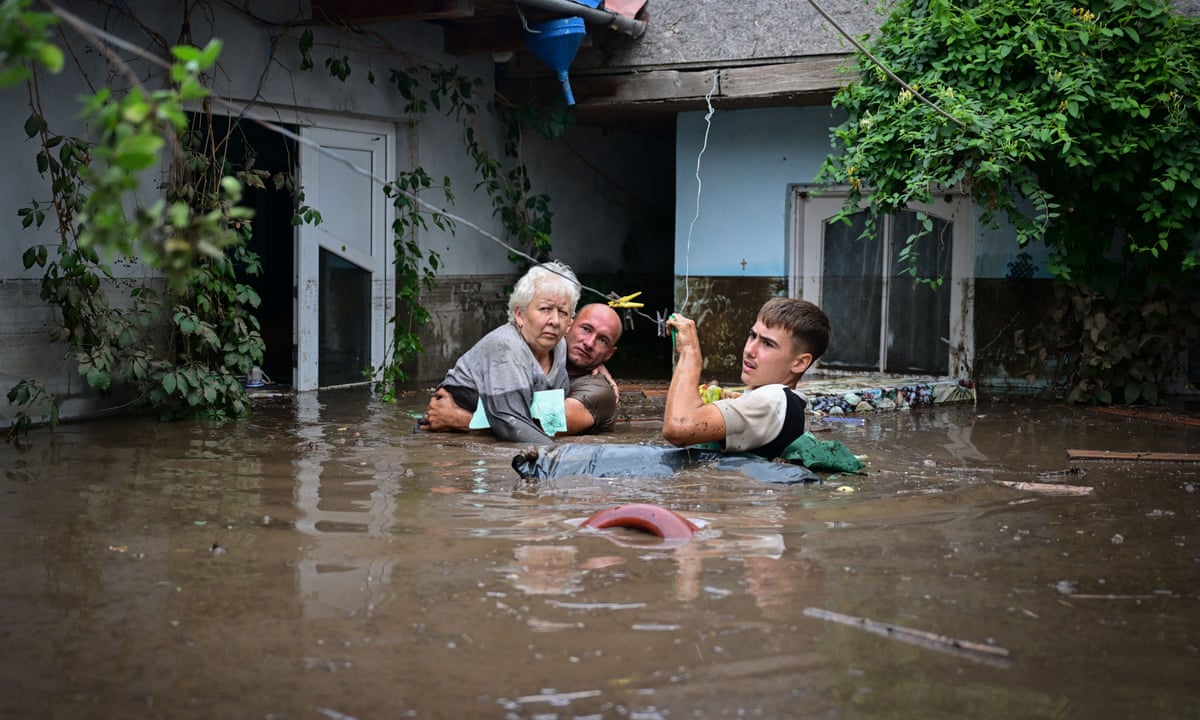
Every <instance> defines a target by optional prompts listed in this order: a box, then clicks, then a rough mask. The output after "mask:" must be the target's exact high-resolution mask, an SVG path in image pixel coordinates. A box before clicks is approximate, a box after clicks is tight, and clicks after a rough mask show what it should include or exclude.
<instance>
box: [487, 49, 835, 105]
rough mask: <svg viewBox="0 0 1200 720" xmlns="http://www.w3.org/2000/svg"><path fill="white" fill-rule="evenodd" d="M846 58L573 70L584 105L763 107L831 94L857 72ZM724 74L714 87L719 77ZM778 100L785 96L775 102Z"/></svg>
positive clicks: (511, 84)
mask: <svg viewBox="0 0 1200 720" xmlns="http://www.w3.org/2000/svg"><path fill="white" fill-rule="evenodd" d="M845 63H846V59H845V58H842V57H819V58H808V59H803V60H800V61H798V62H792V63H778V64H773V65H755V66H746V67H727V68H703V69H698V70H673V69H662V70H650V71H645V72H621V73H605V74H599V73H592V72H589V71H579V72H576V73H572V74H571V88H572V90H573V91H574V93H575V97H576V99H577V101H578V102H579V103H580V105H587V106H600V105H617V106H619V105H631V104H641V103H664V102H665V103H683V104H685V105H688V106H691V105H694V104H695V103H696V102H701V103H703V101H704V100H705V98H706V97H708V95H709V93H712V99H713V101H714V104H717V105H723V106H725V107H762V106H766V105H771V104H787V105H792V104H804V103H802V102H800V103H797V102H796V101H797V99H800V98H803V97H805V96H810V97H813V96H818V97H825V96H830V95H832V94H833V93H834V92H836V91H837V90H838V89H839V88H841V87H842V86H843V85H845V84H846V83H848V82H849V81H850V80H851V79H852V76H851V75H848V74H845V73H843V72H842V71H841V68H842V67H843V66H844V64H845ZM714 75H715V76H716V77H717V78H718V81H717V86H716V89H715V91H714V89H713V77H714ZM552 84H556V83H555V81H554V79H553V78H552V77H548V73H547V75H546V76H541V75H540V76H536V77H528V76H527V77H514V78H509V79H508V80H506V81H503V82H502V83H501V86H500V87H499V88H498V90H499V91H500V92H501V94H503V95H505V96H506V97H510V98H513V99H514V100H528V99H531V96H530V91H531V88H533V89H535V90H534V95H533V97H537V98H544V97H545V96H544V95H543V93H544V92H547V90H549V89H551V87H552ZM772 99H778V100H785V101H786V102H782V103H772Z"/></svg>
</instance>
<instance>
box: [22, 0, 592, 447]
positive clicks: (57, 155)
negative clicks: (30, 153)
mask: <svg viewBox="0 0 1200 720" xmlns="http://www.w3.org/2000/svg"><path fill="white" fill-rule="evenodd" d="M28 5H29V2H28V0H4V1H3V2H0V82H6V83H9V84H12V83H16V82H20V81H22V80H24V81H26V82H28V84H29V88H30V98H31V101H30V106H31V110H32V112H31V115H30V118H29V120H28V121H27V122H26V132H27V134H28V135H29V137H31V138H33V137H36V138H38V140H39V141H40V145H41V148H40V150H39V152H38V157H37V162H38V168H39V170H40V172H41V173H42V174H43V176H45V177H47V179H48V180H49V183H50V191H51V197H50V199H48V200H44V199H34V200H32V201H31V202H30V203H29V205H28V206H26V207H24V208H22V209H21V210H20V218H21V222H22V224H23V226H24V227H27V228H29V227H37V228H41V227H42V226H43V224H44V223H46V222H47V221H49V220H51V219H53V222H54V223H55V227H56V230H57V234H58V236H59V242H58V243H56V244H53V245H39V246H35V247H32V248H30V249H29V250H28V251H26V252H25V253H24V255H23V261H24V264H25V267H26V268H27V269H29V268H33V267H35V266H36V267H39V268H41V269H42V271H43V279H42V297H43V298H44V299H45V300H46V301H47V302H49V303H51V304H53V305H55V306H56V307H57V308H58V309H59V310H60V313H61V317H62V322H61V328H60V329H59V330H58V331H57V332H56V334H55V337H54V338H52V340H55V341H62V342H65V343H66V346H67V348H68V350H67V356H66V358H65V359H66V360H72V361H74V362H75V363H77V364H78V368H79V372H80V374H81V375H83V377H84V378H85V379H86V380H87V382H88V384H89V386H91V387H92V388H94V389H95V390H96V391H97V392H99V393H101V394H109V393H113V392H118V391H120V392H128V393H129V394H130V395H131V400H130V402H132V403H135V404H137V405H139V406H142V407H146V408H149V409H152V410H153V411H155V412H157V413H158V414H159V415H160V416H161V417H164V418H189V417H190V418H194V417H209V418H232V417H240V416H242V415H245V414H246V413H247V412H248V411H249V403H248V402H247V397H246V394H245V390H244V389H243V387H242V384H241V382H240V380H241V378H242V376H244V375H245V374H246V373H247V372H248V371H249V370H250V368H251V367H252V366H253V365H254V364H258V363H260V362H261V361H262V356H263V343H262V338H261V336H260V334H259V327H258V321H257V319H256V318H255V317H254V314H253V310H254V308H256V307H257V306H258V305H259V298H258V296H257V294H256V293H255V291H254V290H253V289H252V288H251V287H250V286H249V285H247V284H246V283H244V282H242V280H241V278H242V277H244V276H246V275H253V274H256V273H257V272H259V270H260V267H259V262H258V258H257V257H256V256H254V254H253V253H251V252H250V251H249V250H248V249H247V245H246V243H247V240H248V238H249V237H250V229H251V212H250V211H249V210H248V209H245V208H242V207H239V204H238V203H239V201H240V199H241V190H242V188H243V187H263V186H264V184H265V183H266V182H272V183H275V185H276V187H277V188H278V187H286V188H287V189H289V190H290V191H291V192H292V193H293V195H294V197H295V198H296V207H297V210H296V213H295V216H294V218H293V221H292V222H293V224H298V223H313V224H316V223H319V222H320V220H321V218H320V213H319V212H318V210H317V209H315V208H312V207H309V206H307V205H305V204H304V202H303V192H302V190H301V189H299V188H296V187H294V178H292V177H290V176H288V175H278V174H277V175H276V176H272V177H268V176H267V174H266V173H265V172H263V171H261V170H256V169H255V168H254V167H253V160H252V158H253V152H252V150H248V151H247V153H246V156H247V157H248V158H251V160H250V161H248V162H247V163H246V166H245V167H240V168H236V167H233V166H231V165H230V164H229V163H228V162H227V161H226V153H225V147H226V144H227V143H228V142H230V141H231V137H230V136H226V137H223V138H217V137H214V136H212V131H211V127H212V125H211V122H207V118H206V117H205V116H204V115H203V114H202V116H201V118H200V121H199V122H198V123H197V124H196V125H195V127H192V126H190V125H189V120H188V116H187V115H186V114H185V112H184V111H183V106H184V103H193V104H203V103H204V102H205V101H206V98H207V96H208V93H209V91H208V89H207V83H208V82H209V80H208V79H207V78H206V76H205V73H206V72H207V71H208V70H209V69H211V68H212V67H213V66H214V64H215V63H216V61H217V57H218V55H219V52H220V43H219V42H213V43H211V44H210V45H209V46H207V47H205V48H202V49H201V48H194V47H191V46H188V45H178V46H175V47H171V48H166V47H165V46H164V47H163V48H162V49H164V50H168V49H169V50H170V52H171V54H172V56H173V58H174V62H173V63H172V64H171V66H170V68H169V78H170V81H171V84H170V86H169V87H167V88H165V89H161V90H146V89H144V88H143V87H142V85H141V83H140V82H139V81H138V80H137V78H134V77H132V76H131V75H129V70H128V67H126V66H124V65H123V64H122V63H120V62H119V61H116V60H115V59H113V62H114V64H115V65H116V66H117V67H118V71H119V72H124V73H126V75H127V76H128V79H129V81H130V82H129V84H130V85H131V89H130V90H129V91H127V92H126V93H125V94H123V95H120V96H117V95H114V94H113V93H111V92H110V91H109V90H107V89H102V90H100V91H98V92H96V93H95V94H94V96H92V97H91V98H89V99H88V100H87V101H86V105H85V117H86V118H87V119H88V120H89V122H90V123H91V125H92V127H93V128H94V130H95V131H96V135H97V138H98V139H97V140H96V141H95V142H88V141H85V140H82V139H80V138H73V137H67V136H65V135H60V134H56V133H54V132H52V131H51V129H50V126H49V123H48V122H47V120H46V118H45V116H44V113H43V112H42V111H41V103H40V99H39V98H38V91H37V87H38V77H37V75H36V73H35V72H34V68H33V66H32V65H31V64H30V61H33V62H37V63H40V64H41V66H42V67H43V68H45V69H48V70H51V71H58V70H60V69H61V67H62V66H63V54H62V51H61V50H60V49H59V48H58V47H57V46H55V45H54V43H52V42H51V41H50V39H49V38H50V36H49V28H50V27H51V26H52V25H53V23H54V22H55V19H54V18H53V17H52V16H50V15H48V14H45V13H36V12H29V11H28V10H27V8H28ZM122 12H124V11H122ZM185 27H186V23H185ZM81 32H84V34H85V36H86V35H87V34H88V32H87V31H86V30H81ZM186 34H187V33H186V31H185V33H184V35H186ZM93 42H97V41H96V40H93ZM154 42H157V43H158V44H159V45H164V43H163V41H162V40H161V38H158V37H156V38H155V39H154ZM313 45H314V43H313V37H312V33H311V31H307V30H306V31H305V32H304V33H302V35H301V37H300V51H301V60H300V69H301V70H310V69H312V68H313V67H314V66H315V63H314V62H313V60H312V56H311V52H312V49H313ZM325 67H326V70H327V71H328V72H329V73H330V75H331V77H334V78H337V79H339V80H341V81H345V80H346V79H347V78H348V77H349V75H350V74H351V72H352V68H351V66H350V60H349V56H348V55H345V54H340V53H339V54H334V55H331V56H330V57H329V58H328V59H326V61H325ZM390 81H391V83H392V84H393V85H394V86H395V87H396V89H397V90H398V91H399V92H400V93H401V96H402V97H404V98H405V100H406V104H407V110H408V112H410V113H412V114H414V115H417V114H423V113H427V112H444V113H445V114H446V115H447V116H452V117H454V118H455V119H456V120H458V121H459V122H461V123H462V126H463V141H464V144H465V146H466V151H467V153H468V155H469V156H470V157H471V159H472V161H473V162H474V163H475V167H476V171H477V173H478V175H479V178H480V180H479V182H478V183H477V185H476V189H483V190H484V191H485V192H487V193H488V195H489V197H491V198H492V207H493V213H494V214H495V216H496V217H498V218H500V220H501V222H502V224H503V225H504V227H505V229H506V233H507V234H508V238H506V239H507V240H508V241H509V242H510V243H512V244H513V245H514V247H518V248H522V249H523V250H528V251H529V254H533V255H537V256H539V257H540V256H544V255H545V254H546V253H547V252H548V251H549V248H550V227H551V226H550V221H551V218H552V212H551V211H550V205H549V199H548V197H547V196H545V195H534V194H533V193H532V192H531V187H532V183H531V181H530V178H529V174H528V171H527V169H526V168H525V167H524V165H523V164H521V163H520V154H521V137H522V135H521V133H522V128H523V127H535V128H537V129H540V131H542V132H549V133H556V132H561V129H562V128H563V127H564V126H565V119H566V118H568V117H569V116H568V115H567V114H566V113H565V112H564V113H559V114H558V115H557V116H556V115H554V114H552V113H551V114H547V115H544V116H542V117H537V116H534V115H524V116H523V115H521V114H518V113H515V112H514V113H508V114H502V113H499V112H498V111H497V110H496V109H495V108H488V110H489V111H490V112H493V113H495V114H496V115H497V116H499V117H501V119H502V122H504V123H505V126H506V135H505V144H504V159H503V160H498V159H497V158H495V157H494V156H493V155H492V154H491V153H490V152H489V151H488V150H487V148H486V146H485V144H484V143H483V142H482V141H481V139H480V137H481V134H480V133H479V131H478V130H477V128H476V127H475V125H474V123H475V121H476V120H477V117H478V114H479V113H480V112H481V107H480V106H479V104H478V103H477V102H476V101H475V99H474V97H473V93H474V91H475V90H476V89H477V88H479V87H480V86H481V85H482V82H481V81H480V80H478V79H470V78H467V77H465V76H463V75H461V74H460V73H459V72H458V71H457V69H455V68H451V69H441V68H432V69H431V68H410V69H408V70H393V71H392V72H391V73H390ZM368 82H370V83H372V84H373V83H374V82H375V78H374V74H373V73H368ZM207 112H208V111H207V110H206V111H205V114H206V113H207ZM164 153H166V154H168V157H169V158H170V172H169V174H168V180H167V181H166V182H165V184H164V185H163V187H161V188H160V189H161V190H162V191H163V193H162V196H161V198H160V199H159V200H157V201H155V202H152V203H150V204H149V205H144V206H137V207H134V208H133V209H132V210H130V211H128V212H127V211H126V209H125V208H126V199H127V198H129V197H132V196H134V194H135V193H136V191H137V189H138V184H139V183H138V177H139V175H140V174H141V173H143V172H145V171H146V170H150V169H153V168H154V167H156V166H158V165H159V164H160V162H161V158H162V156H163V155H164ZM382 191H383V192H384V194H385V196H387V197H388V198H389V199H390V200H391V202H392V203H393V205H394V207H395V209H396V219H395V221H394V222H393V226H392V230H393V236H394V247H395V250H396V266H395V272H396V280H397V291H396V292H397V294H396V300H397V303H396V306H397V314H396V315H395V316H394V317H393V318H391V319H390V321H391V323H392V324H393V332H392V343H391V347H390V348H389V351H388V353H387V358H388V359H387V362H386V363H385V365H384V367H381V368H367V369H366V372H367V374H368V376H369V377H370V378H371V379H373V380H374V382H375V388H376V390H377V391H378V392H379V393H380V395H381V396H382V397H384V398H385V399H391V398H392V397H394V393H395V387H396V384H397V383H399V382H402V381H404V380H407V374H406V372H405V370H404V368H405V367H406V366H407V365H408V364H409V363H411V361H412V359H413V358H414V357H415V356H416V355H417V354H418V353H419V352H420V351H421V349H422V348H421V344H420V340H419V335H418V332H419V330H420V328H421V326H423V325H424V324H426V323H427V322H428V321H429V317H430V316H429V313H428V311H427V310H426V309H425V308H424V307H423V306H422V305H421V304H420V297H421V294H422V292H423V291H427V290H429V289H430V288H431V287H432V283H433V280H434V278H435V276H436V272H437V270H438V269H439V267H440V264H441V263H440V259H439V257H438V255H437V253H436V252H433V251H423V250H422V248H421V247H420V246H419V245H418V243H417V237H418V235H417V231H419V230H424V229H427V228H428V226H429V223H431V222H432V223H433V224H434V225H435V226H437V227H438V228H441V229H442V230H444V231H448V232H453V230H454V223H453V221H452V219H451V217H450V216H449V215H448V214H447V213H445V212H443V211H441V210H434V209H430V208H433V207H434V205H432V204H429V203H423V202H421V201H420V199H419V198H420V196H421V195H422V194H423V193H428V192H434V191H436V192H438V193H440V198H441V199H442V200H443V201H444V202H445V203H447V204H453V201H454V197H453V193H452V190H451V187H450V182H449V179H448V178H445V179H443V180H442V181H441V182H435V181H434V180H433V178H432V177H431V176H430V175H429V174H428V173H427V172H426V171H425V170H424V169H423V168H420V167H418V168H414V169H413V170H411V171H408V172H404V173H401V174H399V176H398V177H396V178H394V179H391V180H390V181H388V182H387V183H386V185H385V186H384V187H383V189H382ZM126 257H129V258H132V257H137V258H139V259H141V260H142V261H144V262H145V263H146V264H148V265H149V266H151V267H154V268H157V269H159V270H160V271H162V272H163V274H164V280H163V282H162V283H161V284H160V285H159V286H154V285H136V286H134V287H131V288H129V290H128V301H127V302H123V303H122V305H121V306H120V307H114V306H112V305H110V301H109V299H108V296H107V294H106V289H107V288H112V287H115V286H118V285H121V284H125V285H129V281H125V280H119V279H118V278H116V277H115V276H114V274H113V272H112V270H111V268H110V266H109V264H108V261H107V260H108V259H109V258H117V259H122V258H126ZM512 258H513V259H514V261H517V260H518V259H520V255H519V254H517V253H513V254H512ZM522 261H523V260H522ZM8 398H9V401H10V402H12V403H15V404H17V405H18V406H19V408H20V409H19V410H18V412H17V415H16V417H17V420H16V422H15V424H14V427H13V429H12V433H22V432H26V431H28V429H29V427H30V426H31V425H32V423H33V422H34V420H35V418H36V417H38V416H39V415H40V416H41V417H42V418H43V419H44V420H45V421H46V422H47V423H48V424H49V425H51V426H54V425H55V424H57V422H58V418H59V412H60V404H61V398H58V397H56V396H54V395H53V394H52V393H50V392H49V391H48V390H47V388H46V386H45V384H44V382H43V381H41V380H39V379H37V378H29V379H23V380H21V381H20V382H19V383H17V385H15V386H14V387H13V388H12V389H11V390H10V391H9V393H8Z"/></svg>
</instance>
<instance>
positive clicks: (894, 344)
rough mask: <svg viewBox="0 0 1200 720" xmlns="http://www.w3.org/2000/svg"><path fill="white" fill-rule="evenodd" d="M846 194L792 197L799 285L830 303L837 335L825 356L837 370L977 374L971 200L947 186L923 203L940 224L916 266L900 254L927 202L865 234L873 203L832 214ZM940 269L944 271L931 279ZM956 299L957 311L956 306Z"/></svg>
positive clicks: (804, 293) (825, 363)
mask: <svg viewBox="0 0 1200 720" xmlns="http://www.w3.org/2000/svg"><path fill="white" fill-rule="evenodd" d="M844 198H845V196H844V195H835V194H832V193H830V194H823V195H821V196H815V195H812V194H810V193H809V192H808V191H807V190H806V189H804V188H800V189H798V190H797V191H796V193H795V194H794V197H793V209H794V212H793V233H792V236H793V240H792V250H793V252H792V253H791V256H792V283H791V294H792V295H799V296H801V297H804V298H806V299H808V300H811V301H813V302H815V303H817V304H818V305H820V306H821V308H822V309H823V310H825V313H826V314H827V315H828V316H829V320H830V324H831V325H832V327H833V337H832V339H831V340H830V344H829V349H828V350H827V351H826V352H825V354H824V355H823V356H822V358H821V360H820V366H821V367H823V368H825V369H829V370H848V371H883V372H888V373H898V374H921V375H935V376H947V375H956V376H965V375H969V374H970V358H971V356H972V354H973V353H972V338H971V335H970V332H969V328H970V317H971V308H970V307H969V302H970V297H971V287H972V279H971V274H970V272H969V269H970V267H971V264H972V262H973V257H972V255H971V253H972V247H971V243H970V242H969V240H970V234H969V230H970V227H969V226H970V224H971V223H970V220H969V218H968V219H966V220H964V219H962V218H963V217H964V216H966V215H967V213H965V212H962V211H963V210H964V209H967V208H969V207H970V204H969V203H968V202H967V201H966V200H965V199H964V198H961V197H959V196H947V197H946V198H944V199H943V200H942V201H939V202H938V203H937V204H936V205H935V206H933V207H929V208H921V210H924V212H926V213H927V214H928V216H929V218H930V220H931V221H932V230H931V232H929V233H928V234H926V235H925V236H924V237H922V238H921V239H920V240H919V241H918V243H917V245H916V246H915V252H916V258H915V261H916V262H915V267H916V271H917V275H916V276H915V277H914V276H913V275H911V274H909V273H908V272H907V267H908V264H909V263H908V260H906V259H904V258H902V257H901V251H902V250H903V248H904V243H905V239H906V238H908V237H909V236H910V235H911V234H913V232H914V231H916V230H917V229H918V228H920V222H921V216H920V214H919V212H918V209H913V210H906V211H904V212H901V213H898V214H896V215H893V216H888V217H884V218H881V219H880V221H879V222H878V223H877V224H876V227H875V229H874V233H873V235H872V236H871V237H870V238H866V239H862V238H861V235H862V233H863V229H864V228H865V227H866V220H865V215H866V213H865V212H860V213H859V214H857V215H855V216H852V217H851V221H850V222H849V223H845V222H832V221H831V218H833V217H834V216H836V215H837V213H838V212H839V211H840V210H841V207H842V203H843V201H844ZM931 279H940V282H938V283H931V282H929V280H931ZM956 309H957V312H956Z"/></svg>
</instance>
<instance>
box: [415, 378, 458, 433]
mask: <svg viewBox="0 0 1200 720" xmlns="http://www.w3.org/2000/svg"><path fill="white" fill-rule="evenodd" d="M470 424H471V413H470V412H468V411H467V410H465V409H464V408H461V407H459V405H458V403H456V402H454V398H453V397H451V395H450V393H448V392H446V390H445V389H443V388H438V389H437V392H435V393H434V394H433V397H431V398H429V407H428V408H427V409H426V410H425V415H424V416H423V417H422V418H421V419H420V421H418V423H417V427H419V428H421V429H422V430H428V431H429V432H456V431H466V430H467V429H468V427H469V426H470Z"/></svg>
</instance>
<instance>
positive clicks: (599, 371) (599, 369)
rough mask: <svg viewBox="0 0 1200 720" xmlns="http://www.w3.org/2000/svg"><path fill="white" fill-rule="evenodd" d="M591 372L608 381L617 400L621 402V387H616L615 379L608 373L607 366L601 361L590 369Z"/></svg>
mask: <svg viewBox="0 0 1200 720" xmlns="http://www.w3.org/2000/svg"><path fill="white" fill-rule="evenodd" d="M592 374H593V375H599V376H600V377H602V378H604V379H605V381H607V382H608V384H609V386H610V387H612V389H613V393H614V394H615V395H616V396H617V402H621V389H620V388H619V387H617V381H616V380H613V376H612V375H610V374H609V372H608V368H607V367H605V366H604V364H603V363H601V364H600V365H597V366H596V367H595V368H594V369H593V370H592Z"/></svg>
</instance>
